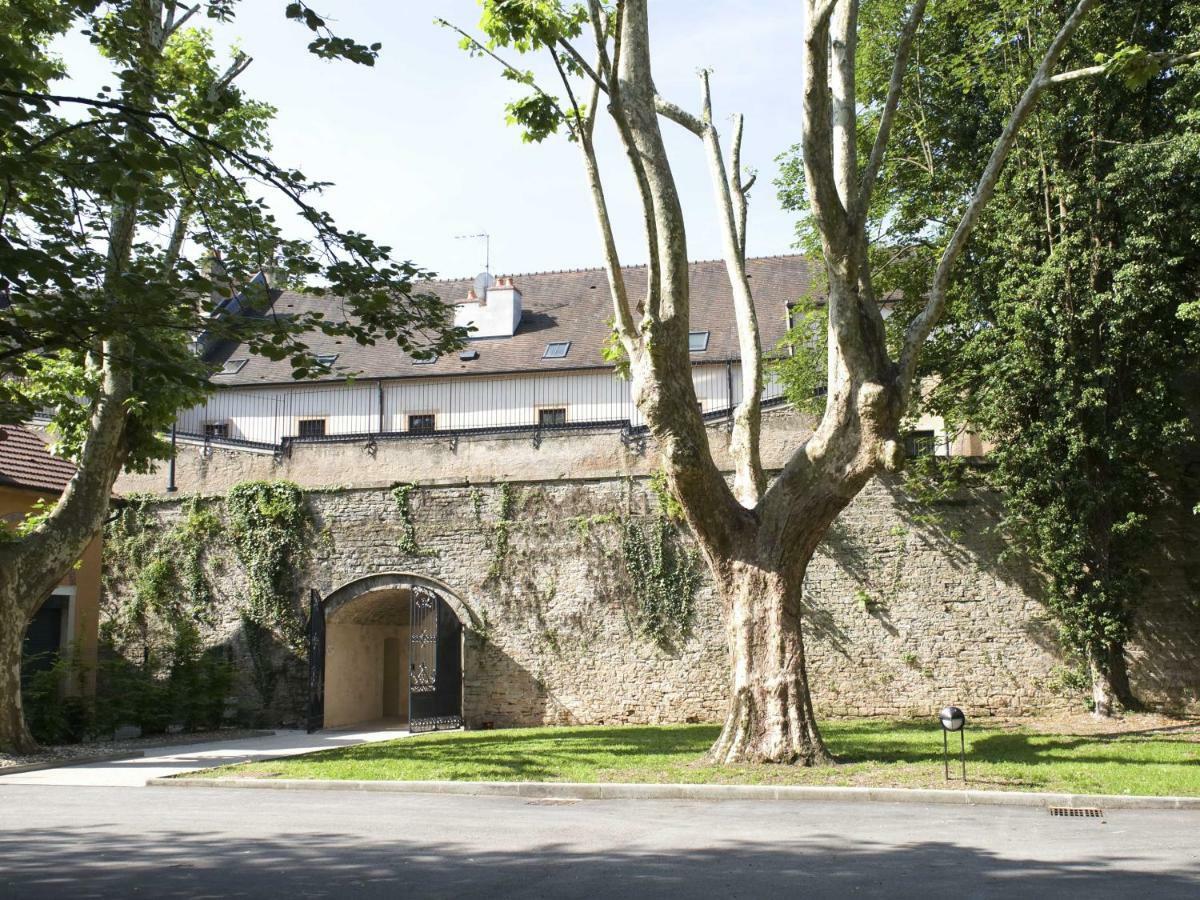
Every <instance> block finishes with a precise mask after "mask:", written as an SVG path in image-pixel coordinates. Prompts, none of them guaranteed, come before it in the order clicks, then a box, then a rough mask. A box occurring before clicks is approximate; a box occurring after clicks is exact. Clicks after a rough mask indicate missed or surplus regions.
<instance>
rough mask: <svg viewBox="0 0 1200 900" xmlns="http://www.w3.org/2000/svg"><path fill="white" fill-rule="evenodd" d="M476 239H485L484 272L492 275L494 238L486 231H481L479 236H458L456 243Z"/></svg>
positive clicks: (456, 236) (455, 237)
mask: <svg viewBox="0 0 1200 900" xmlns="http://www.w3.org/2000/svg"><path fill="white" fill-rule="evenodd" d="M476 238H483V271H485V272H487V273H489V274H490V273H491V271H492V237H491V235H489V234H488V233H487V232H486V231H481V232H479V234H456V235H455V236H454V239H455V240H456V241H469V240H474V239H476Z"/></svg>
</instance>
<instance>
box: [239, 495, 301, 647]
mask: <svg viewBox="0 0 1200 900" xmlns="http://www.w3.org/2000/svg"><path fill="white" fill-rule="evenodd" d="M225 502H226V509H227V511H228V514H229V525H230V535H231V537H232V538H233V547H234V550H235V552H236V553H237V557H238V559H239V561H240V562H241V563H242V566H243V568H245V570H246V575H247V578H248V582H249V583H248V588H249V590H248V594H249V596H248V598H247V601H248V602H247V604H246V608H245V610H244V613H245V617H246V618H247V619H248V620H249V621H252V622H255V623H257V624H258V625H260V626H262V627H263V628H266V629H268V630H273V629H278V630H279V632H280V633H281V634H282V635H283V636H284V638H285V639H286V640H287V641H288V642H289V643H290V644H291V645H292V646H293V647H298V646H299V645H300V643H301V641H302V637H303V635H302V631H303V629H302V628H301V622H300V618H299V615H298V614H297V611H296V606H295V601H294V597H295V592H296V587H297V584H296V574H297V572H298V571H299V570H300V569H301V568H302V567H303V563H304V560H305V553H306V545H307V540H306V537H307V535H308V533H309V532H310V531H311V522H310V520H309V514H308V508H307V505H306V504H305V502H304V493H303V491H301V490H300V488H299V487H298V486H297V485H295V484H292V483H291V482H289V481H246V482H243V483H241V484H238V485H234V487H233V488H231V489H230V491H229V495H228V496H227V498H226V501H225Z"/></svg>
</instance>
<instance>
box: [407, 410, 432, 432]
mask: <svg viewBox="0 0 1200 900" xmlns="http://www.w3.org/2000/svg"><path fill="white" fill-rule="evenodd" d="M436 427H437V421H436V419H435V418H434V415H433V413H422V414H421V415H417V416H409V417H408V430H409V431H410V432H411V433H412V434H433V432H434V430H435V429H436Z"/></svg>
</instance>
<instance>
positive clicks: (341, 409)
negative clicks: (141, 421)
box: [178, 363, 779, 444]
mask: <svg viewBox="0 0 1200 900" xmlns="http://www.w3.org/2000/svg"><path fill="white" fill-rule="evenodd" d="M693 372H694V376H693V377H694V381H695V385H696V397H697V399H698V400H699V402H700V408H701V411H702V412H704V413H714V412H719V411H721V410H726V409H728V408H729V407H730V406H732V405H734V404H735V403H737V402H738V401H739V400H740V399H741V391H742V375H741V367H740V365H739V364H737V363H734V364H733V365H732V366H729V367H727V366H726V365H724V364H715V365H699V366H696V367H695V368H694V370H693ZM731 385H732V397H733V399H732V401H731V399H730V387H731ZM778 395H779V388H778V386H777V385H775V384H773V383H769V384H768V386H767V389H766V390H765V391H764V396H765V397H766V398H768V399H769V398H772V397H776V396H778ZM546 409H563V410H565V411H566V419H567V423H568V424H584V423H590V422H629V423H630V424H632V425H634V426H640V425H642V424H644V421H643V419H642V416H641V414H640V413H639V412H638V411H637V409H636V408H635V406H634V404H633V400H632V397H631V394H630V385H629V383H628V382H626V381H622V380H620V379H618V378H616V377H615V376H614V375H613V373H612V372H611V371H610V370H591V371H578V372H561V373H536V374H535V373H529V374H525V373H522V374H518V375H503V376H495V377H489V376H472V377H455V378H408V379H397V380H393V381H357V382H353V383H339V384H333V385H321V386H313V385H303V384H296V385H290V384H289V385H277V386H271V387H261V388H234V387H229V388H222V389H219V390H218V391H217V393H216V394H215V395H214V396H213V397H211V398H210V399H209V401H208V402H207V403H206V404H205V405H204V406H199V407H195V408H194V409H190V410H188V411H186V412H184V413H183V414H182V415H180V417H179V420H178V428H179V431H180V432H181V433H183V434H192V435H204V434H205V433H206V426H210V425H213V426H225V428H226V429H227V436H228V437H229V438H231V439H235V440H243V441H254V442H257V443H263V444H277V443H279V441H280V440H282V439H283V438H285V437H294V436H296V435H298V434H299V433H300V422H301V421H302V420H304V419H321V420H324V423H325V434H327V435H345V434H369V433H375V432H380V431H383V432H401V431H409V430H412V427H411V426H412V425H413V424H414V423H413V422H412V421H411V418H410V417H412V416H428V415H432V416H434V425H435V428H436V429H437V430H438V431H446V430H462V429H475V428H519V427H529V426H533V425H537V424H539V412H540V411H541V410H546Z"/></svg>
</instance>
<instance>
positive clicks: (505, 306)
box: [454, 276, 521, 338]
mask: <svg viewBox="0 0 1200 900" xmlns="http://www.w3.org/2000/svg"><path fill="white" fill-rule="evenodd" d="M520 323H521V292H520V291H519V290H517V287H516V285H514V284H513V280H512V277H511V276H509V277H500V278H497V279H496V280H495V282H493V283H492V285H491V286H490V287H488V288H486V290H485V292H484V295H483V297H482V298H478V297H476V296H475V291H474V290H473V289H472V290H470V291H468V292H467V302H466V303H459V304H457V305H456V306H455V307H454V324H455V325H461V326H463V327H465V328H470V329H472V330H471V337H481V338H489V337H512V336H513V335H514V334H516V331H517V326H518V325H519V324H520Z"/></svg>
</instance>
